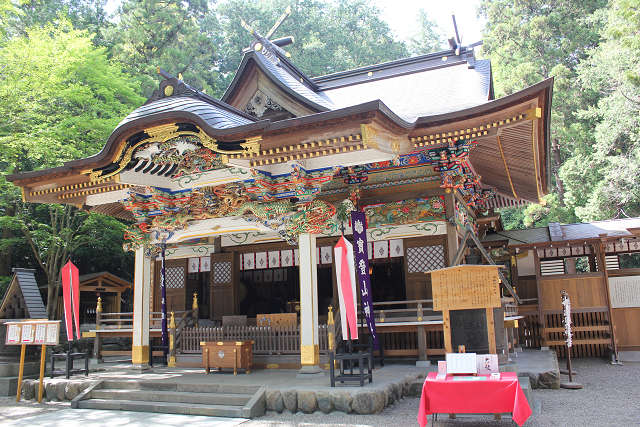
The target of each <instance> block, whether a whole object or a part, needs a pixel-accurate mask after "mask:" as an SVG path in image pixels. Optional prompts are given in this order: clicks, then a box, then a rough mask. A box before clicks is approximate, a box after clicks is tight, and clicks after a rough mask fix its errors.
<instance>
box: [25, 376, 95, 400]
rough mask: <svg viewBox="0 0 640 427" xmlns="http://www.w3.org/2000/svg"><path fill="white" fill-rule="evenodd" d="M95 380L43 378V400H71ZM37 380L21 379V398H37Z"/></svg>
mask: <svg viewBox="0 0 640 427" xmlns="http://www.w3.org/2000/svg"><path fill="white" fill-rule="evenodd" d="M96 382H97V380H94V381H92V380H79V379H68V380H67V379H66V378H45V379H44V382H43V386H44V393H43V394H42V400H43V401H45V400H46V401H58V402H64V401H71V400H73V398H75V397H76V396H77V395H78V394H80V392H82V391H84V390H85V389H86V388H88V387H90V386H91V385H92V384H94V383H96ZM38 387H39V382H38V380H22V399H24V400H37V399H38Z"/></svg>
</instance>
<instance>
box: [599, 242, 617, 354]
mask: <svg viewBox="0 0 640 427" xmlns="http://www.w3.org/2000/svg"><path fill="white" fill-rule="evenodd" d="M598 259H599V260H600V262H599V264H600V266H601V267H600V268H601V269H602V273H603V274H602V279H603V280H604V286H605V289H604V291H605V292H604V293H605V296H606V299H607V309H608V311H609V326H610V327H611V346H612V347H611V349H612V350H613V359H614V360H613V362H615V363H617V362H618V343H617V342H616V328H615V325H614V324H613V309H612V308H611V294H610V293H609V272H608V271H607V257H606V253H605V250H604V245H603V244H602V240H600V241H599V242H598Z"/></svg>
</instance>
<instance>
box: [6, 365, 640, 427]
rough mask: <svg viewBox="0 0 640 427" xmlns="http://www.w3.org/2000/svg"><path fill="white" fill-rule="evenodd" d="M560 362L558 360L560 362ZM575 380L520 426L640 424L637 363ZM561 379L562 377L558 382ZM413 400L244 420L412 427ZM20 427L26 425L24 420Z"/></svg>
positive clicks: (23, 412) (17, 410) (269, 425)
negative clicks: (363, 410)
mask: <svg viewBox="0 0 640 427" xmlns="http://www.w3.org/2000/svg"><path fill="white" fill-rule="evenodd" d="M562 363H563V362H562V361H561V364H562ZM573 364H574V370H576V371H577V372H578V376H577V377H576V378H575V379H574V381H577V382H580V383H582V384H583V385H584V388H583V389H582V390H563V389H560V390H534V392H533V394H534V399H535V402H536V403H535V404H534V405H532V406H533V411H534V414H533V416H532V417H531V418H530V419H529V421H527V423H526V424H525V426H531V427H533V426H579V427H585V426H640V388H639V387H638V383H640V363H626V364H624V366H613V365H610V364H608V363H607V362H605V361H604V360H600V359H587V360H576V361H574V363H573ZM564 379H566V377H564V376H563V380H564ZM419 402H420V400H419V399H418V398H406V399H403V400H401V401H400V402H398V403H396V404H394V405H392V406H390V407H388V408H386V409H385V410H384V411H383V412H382V413H380V414H377V415H353V414H350V415H347V414H344V413H340V412H334V413H332V414H328V415H327V414H322V413H314V414H311V415H305V414H301V413H297V414H290V413H289V414H287V413H283V414H277V413H268V414H267V415H266V416H264V417H260V418H257V419H255V420H251V421H247V422H245V423H243V424H242V426H243V427H244V426H248V427H257V426H259V427H284V426H311V425H320V426H394V427H401V426H415V425H417V421H416V416H417V414H418V405H419ZM68 408H69V405H68V403H67V404H65V403H60V402H57V403H56V402H51V403H46V404H45V403H43V404H40V405H39V404H34V403H33V402H20V403H16V402H15V398H1V399H0V425H2V424H5V423H7V422H11V421H15V420H17V419H20V418H25V417H30V416H33V415H37V414H42V413H46V412H52V411H58V410H60V409H68ZM24 423H25V425H34V424H29V422H28V420H27V419H25V420H24ZM470 425H482V426H495V427H501V426H510V427H511V426H514V425H515V424H514V423H513V422H512V421H511V420H510V419H503V420H502V421H495V420H493V417H492V416H489V415H487V416H462V417H459V418H458V419H456V420H453V421H450V420H448V419H447V418H446V416H441V418H440V420H438V422H437V423H436V426H470Z"/></svg>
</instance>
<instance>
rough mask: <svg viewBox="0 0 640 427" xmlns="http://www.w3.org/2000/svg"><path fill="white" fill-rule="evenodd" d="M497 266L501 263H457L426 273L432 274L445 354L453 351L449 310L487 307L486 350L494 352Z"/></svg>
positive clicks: (498, 294) (497, 291)
mask: <svg viewBox="0 0 640 427" xmlns="http://www.w3.org/2000/svg"><path fill="white" fill-rule="evenodd" d="M500 268H502V266H501V265H458V266H455V267H447V268H442V269H440V270H433V271H431V272H429V273H427V274H431V286H432V294H433V310H434V311H442V319H443V327H444V346H445V351H446V352H447V353H451V352H453V348H452V345H451V317H450V315H449V311H450V310H472V309H485V310H486V317H487V336H488V340H489V352H490V353H494V354H495V353H496V337H495V322H494V319H493V309H494V308H499V307H500V306H501V300H500V278H499V275H498V270H499V269H500Z"/></svg>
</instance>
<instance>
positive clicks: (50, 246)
mask: <svg viewBox="0 0 640 427" xmlns="http://www.w3.org/2000/svg"><path fill="white" fill-rule="evenodd" d="M0 63H1V64H3V65H4V68H3V69H2V71H1V74H0V116H2V117H3V120H2V122H0V170H2V171H3V172H15V171H25V170H32V169H36V168H42V167H52V166H59V165H60V164H61V163H62V162H64V161H66V160H71V159H77V158H82V157H87V156H89V155H92V154H95V153H96V152H97V151H99V150H100V149H101V148H102V146H103V145H104V143H105V141H106V139H107V137H108V136H109V134H110V133H111V131H112V130H113V128H114V127H115V126H116V125H117V123H118V122H119V121H120V120H121V119H122V118H123V117H124V116H126V115H127V114H128V113H129V112H130V111H131V110H132V109H133V108H135V107H136V106H138V105H140V104H141V103H142V102H143V98H141V97H140V96H139V95H137V93H136V91H135V89H134V86H133V84H132V82H131V79H130V78H129V77H128V76H126V75H125V74H124V73H123V71H122V69H121V67H120V66H119V65H117V64H115V63H113V62H111V61H110V60H109V59H108V58H107V55H106V49H105V48H97V47H95V46H94V45H93V43H92V39H91V38H90V36H89V35H88V33H87V32H86V31H79V30H74V29H72V27H71V24H70V22H69V21H67V20H64V19H60V20H59V22H58V24H57V25H56V26H53V25H51V24H48V25H45V26H44V27H33V28H30V29H27V30H26V36H14V37H12V38H11V39H10V40H9V41H8V42H7V43H6V44H5V45H4V46H2V47H1V48H0ZM87 218H89V219H88V220H87ZM96 224H102V225H103V226H104V227H105V228H109V229H110V230H117V229H118V227H116V226H115V225H114V224H113V223H112V220H111V219H105V220H104V221H103V222H102V223H100V222H99V220H98V219H96V216H95V215H87V214H86V213H85V212H82V211H79V210H78V209H76V208H74V207H71V206H60V205H32V204H25V203H22V200H21V195H20V192H19V190H18V189H17V188H16V187H14V186H13V185H11V184H9V183H7V182H6V180H5V178H4V177H2V180H0V225H1V226H2V232H1V233H2V234H1V236H0V275H1V276H8V275H10V269H11V267H13V266H20V267H39V268H40V270H41V271H43V272H44V275H45V277H46V281H47V282H48V285H49V295H48V296H49V301H52V300H53V301H54V305H53V306H52V305H51V304H49V306H48V310H49V311H48V313H49V315H50V316H51V315H53V313H52V311H51V309H52V307H54V306H55V300H56V295H57V288H56V286H57V285H56V283H57V281H58V279H59V272H60V268H61V267H62V265H63V264H64V263H65V262H66V261H67V260H68V258H69V256H70V255H71V254H72V253H73V252H74V251H75V250H76V249H78V248H80V247H83V246H85V245H87V244H88V243H93V245H94V248H95V249H94V250H93V251H91V250H90V249H88V248H87V249H85V251H84V259H85V260H86V261H87V265H91V263H92V262H91V261H90V259H89V258H94V259H104V260H108V259H113V258H117V259H120V258H123V257H124V255H123V254H122V249H121V244H122V236H121V235H120V236H119V238H117V239H115V242H113V241H106V240H105V241H104V242H103V246H102V247H96V242H90V241H89V240H87V239H88V238H87V236H92V235H93V238H94V240H99V239H98V238H97V237H98V236H99V235H102V238H103V239H106V238H108V239H114V236H113V234H109V233H107V232H105V231H104V230H103V231H102V232H100V231H97V230H95V228H96ZM91 230H93V231H92V233H89V231H91ZM114 245H120V247H119V248H118V250H115V249H114ZM118 262H119V263H120V264H123V263H126V262H125V261H122V260H120V261H118ZM79 267H82V269H84V267H85V266H79Z"/></svg>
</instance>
